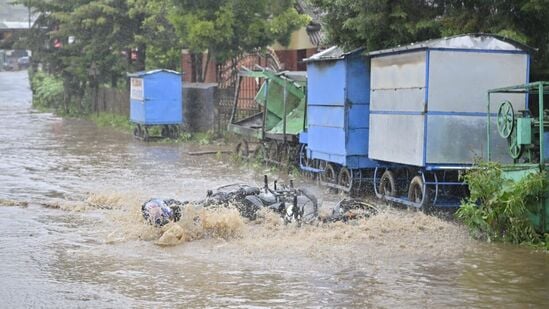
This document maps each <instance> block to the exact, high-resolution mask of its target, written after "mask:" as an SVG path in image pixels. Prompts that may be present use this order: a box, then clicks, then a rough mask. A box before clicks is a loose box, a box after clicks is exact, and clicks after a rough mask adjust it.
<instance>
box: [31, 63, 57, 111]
mask: <svg viewBox="0 0 549 309" xmlns="http://www.w3.org/2000/svg"><path fill="white" fill-rule="evenodd" d="M30 75H31V79H30V81H31V89H32V93H33V100H32V104H33V107H35V108H53V109H56V108H58V107H59V104H60V103H61V102H62V101H63V81H62V80H60V79H59V78H57V77H55V76H53V75H49V74H46V73H44V72H42V71H37V72H35V73H31V74H30Z"/></svg>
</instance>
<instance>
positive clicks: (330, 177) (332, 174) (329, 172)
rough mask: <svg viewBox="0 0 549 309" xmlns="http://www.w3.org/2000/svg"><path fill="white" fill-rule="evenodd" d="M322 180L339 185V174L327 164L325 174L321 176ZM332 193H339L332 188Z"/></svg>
mask: <svg viewBox="0 0 549 309" xmlns="http://www.w3.org/2000/svg"><path fill="white" fill-rule="evenodd" d="M320 180H321V181H322V182H325V183H331V184H337V172H336V170H335V168H334V166H333V165H332V164H331V163H326V167H325V168H324V172H323V173H322V174H321V175H320ZM330 192H332V193H337V189H334V188H330Z"/></svg>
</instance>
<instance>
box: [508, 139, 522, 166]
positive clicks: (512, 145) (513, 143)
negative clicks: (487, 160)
mask: <svg viewBox="0 0 549 309" xmlns="http://www.w3.org/2000/svg"><path fill="white" fill-rule="evenodd" d="M509 154H510V155H511V157H512V158H513V159H515V160H516V159H518V158H520V156H521V155H522V145H519V144H518V143H517V138H516V136H511V140H510V142H509Z"/></svg>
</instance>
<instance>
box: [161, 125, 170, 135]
mask: <svg viewBox="0 0 549 309" xmlns="http://www.w3.org/2000/svg"><path fill="white" fill-rule="evenodd" d="M160 136H162V137H171V130H170V126H169V125H167V124H166V125H163V126H162V131H160Z"/></svg>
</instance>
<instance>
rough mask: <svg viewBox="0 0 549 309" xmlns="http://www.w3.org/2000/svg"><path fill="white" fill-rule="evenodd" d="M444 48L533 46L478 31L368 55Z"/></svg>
mask: <svg viewBox="0 0 549 309" xmlns="http://www.w3.org/2000/svg"><path fill="white" fill-rule="evenodd" d="M427 48H442V49H469V50H505V51H531V50H534V49H533V48H531V47H529V46H527V45H524V44H522V43H519V42H517V41H514V40H511V39H508V38H505V37H502V36H498V35H493V34H485V33H476V34H463V35H457V36H452V37H446V38H440V39H433V40H428V41H423V42H418V43H412V44H409V45H405V46H398V47H395V48H389V49H383V50H377V51H372V52H369V53H368V54H367V55H368V56H376V55H383V54H389V53H395V52H403V51H411V50H419V49H427Z"/></svg>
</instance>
